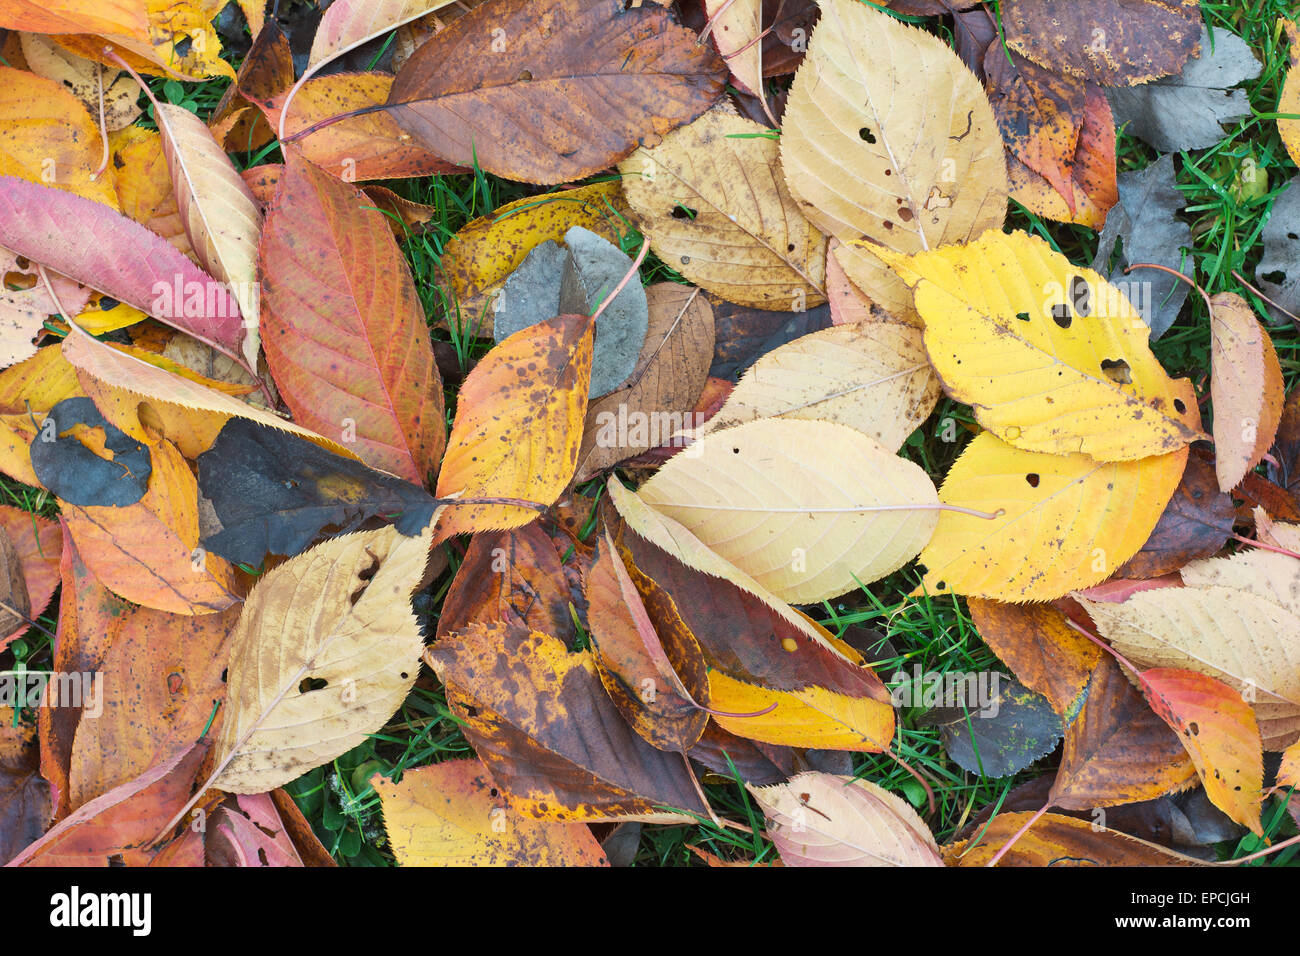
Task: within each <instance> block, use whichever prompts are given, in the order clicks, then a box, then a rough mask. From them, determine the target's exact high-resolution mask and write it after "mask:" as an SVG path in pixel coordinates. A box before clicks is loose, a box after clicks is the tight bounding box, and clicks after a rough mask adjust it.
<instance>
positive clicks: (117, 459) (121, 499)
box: [31, 397, 150, 508]
mask: <svg viewBox="0 0 1300 956" xmlns="http://www.w3.org/2000/svg"><path fill="white" fill-rule="evenodd" d="M31 463H32V471H33V472H34V473H35V475H36V477H37V479H39V481H40V483H41V484H42V485H43V486H45V488H46V489H48V490H49V491H50V493H51V494H54V495H56V496H58V497H59V498H60V499H61V500H63V501H64V502H67V503H68V504H71V505H103V506H106V507H114V508H122V507H125V506H127V505H132V504H135V503H136V502H137V501H139V500H140V499H141V498H142V497H143V496H144V494H145V491H146V490H147V489H148V487H149V475H150V455H149V449H147V448H146V447H145V446H144V445H142V444H141V443H140V442H138V441H135V440H133V439H132V438H131V437H130V436H129V435H127V434H125V433H124V432H122V431H120V430H119V429H117V428H115V427H114V426H112V425H110V424H109V423H108V422H107V421H105V420H104V416H103V415H101V414H100V413H99V409H97V408H96V407H95V403H94V402H92V401H91V400H90V399H88V398H82V397H75V398H65V399H63V401H61V402H59V403H58V404H56V405H54V406H53V407H52V408H51V409H50V410H49V412H48V413H47V414H46V416H45V419H44V421H42V422H41V428H40V433H39V434H38V435H37V436H36V437H35V438H33V439H32V445H31Z"/></svg>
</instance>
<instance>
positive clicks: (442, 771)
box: [372, 760, 607, 866]
mask: <svg viewBox="0 0 1300 956" xmlns="http://www.w3.org/2000/svg"><path fill="white" fill-rule="evenodd" d="M372 783H373V785H374V787H375V792H376V793H378V794H379V799H380V800H381V801H382V804H383V809H384V829H385V830H386V831H387V833H388V842H389V844H390V845H391V846H392V848H393V854H394V855H395V856H396V857H397V862H398V863H399V864H401V865H402V866H604V865H607V862H606V860H605V855H604V853H603V852H602V851H601V849H600V844H598V843H597V842H596V839H595V837H593V836H592V835H591V829H590V828H589V827H588V826H587V825H586V824H585V823H556V822H552V821H549V820H534V819H531V818H530V817H527V816H524V815H522V814H520V813H518V812H516V811H514V810H512V809H511V808H510V807H509V806H508V805H507V803H506V801H505V798H504V797H502V796H501V794H500V791H498V790H497V788H496V787H495V786H494V785H493V784H492V781H491V779H490V778H489V777H488V775H487V773H486V771H485V769H484V767H483V764H481V763H480V762H479V761H477V760H445V761H443V762H442V763H438V764H434V765H433V766H431V767H418V768H416V769H414V770H408V771H406V773H404V774H403V775H402V779H401V781H400V782H398V783H394V782H392V781H391V780H387V779H385V778H384V777H380V776H378V775H376V776H375V777H374V778H372Z"/></svg>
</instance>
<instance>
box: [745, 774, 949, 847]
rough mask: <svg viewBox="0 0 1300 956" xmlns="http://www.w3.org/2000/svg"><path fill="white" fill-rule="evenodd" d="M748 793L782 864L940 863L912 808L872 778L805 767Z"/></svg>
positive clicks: (932, 840) (925, 829) (752, 788)
mask: <svg viewBox="0 0 1300 956" xmlns="http://www.w3.org/2000/svg"><path fill="white" fill-rule="evenodd" d="M749 792H750V793H751V794H753V796H754V799H755V800H757V801H758V804H759V806H761V807H762V808H763V814H764V816H766V817H767V836H768V839H769V840H771V841H772V843H773V844H774V845H775V846H776V849H777V852H778V853H780V854H781V860H782V861H783V862H784V863H785V865H786V866H943V860H942V859H941V858H940V856H939V848H938V847H937V846H936V845H935V842H934V836H933V835H931V833H930V830H929V828H928V827H927V826H926V825H925V823H924V822H922V820H921V818H920V817H919V816H917V815H916V811H915V810H913V809H912V808H911V807H909V806H908V805H907V804H906V803H904V802H903V801H902V800H900V799H899V798H898V797H896V796H894V795H893V794H892V793H890V792H888V791H887V790H883V789H882V788H880V787H878V786H876V785H875V784H874V783H871V782H870V781H867V780H854V779H853V778H852V777H840V776H836V775H834V774H828V773H817V772H809V773H801V774H798V775H797V776H794V777H791V778H790V780H789V781H788V782H787V783H781V784H775V785H773V786H770V787H752V786H751V787H750V788H749Z"/></svg>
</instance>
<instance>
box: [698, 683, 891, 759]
mask: <svg viewBox="0 0 1300 956" xmlns="http://www.w3.org/2000/svg"><path fill="white" fill-rule="evenodd" d="M709 698H710V701H711V704H710V709H711V710H712V711H713V712H714V716H713V719H714V721H715V722H716V723H717V725H718V726H719V727H721V728H722V729H723V730H727V731H730V732H731V733H733V734H735V735H736V736H737V737H747V738H749V739H750V740H760V741H763V742H764V743H769V744H781V745H783V746H786V747H810V748H814V749H817V750H856V751H867V752H873V753H875V752H879V751H882V750H888V749H889V745H890V743H891V742H892V741H893V739H894V708H893V707H892V706H890V705H889V704H888V703H885V702H884V701H879V700H876V699H875V698H873V697H852V696H850V695H848V694H841V693H838V692H836V691H833V690H828V689H827V688H825V687H817V686H815V685H810V686H808V687H804V688H801V689H799V690H774V689H772V688H770V687H761V686H759V685H757V684H751V683H749V682H748V681H741V680H737V679H735V678H734V677H730V676H728V675H727V674H724V673H723V672H722V671H720V670H716V669H715V670H711V671H709ZM773 705H775V707H773ZM769 707H772V709H771V710H768V708H769ZM763 711H767V713H763ZM720 714H729V715H741V716H719V715H720ZM752 714H757V715H758V716H749V715H752Z"/></svg>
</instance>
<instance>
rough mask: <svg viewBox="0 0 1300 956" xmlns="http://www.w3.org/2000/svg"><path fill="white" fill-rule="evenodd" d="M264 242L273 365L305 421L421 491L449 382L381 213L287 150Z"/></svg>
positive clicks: (440, 438) (266, 329) (436, 451)
mask: <svg viewBox="0 0 1300 956" xmlns="http://www.w3.org/2000/svg"><path fill="white" fill-rule="evenodd" d="M286 158H287V161H288V162H287V166H286V170H285V175H284V177H283V178H282V179H281V181H280V188H279V190H278V191H277V193H276V199H275V202H274V204H273V205H272V207H271V210H270V212H269V213H268V214H267V217H266V229H265V230H264V232H263V235H262V247H261V274H262V282H263V285H264V292H263V300H262V305H263V309H264V312H263V322H262V331H263V340H264V347H265V349H266V360H267V364H268V365H269V366H270V368H271V374H272V375H273V376H274V377H275V380H276V384H277V385H278V386H279V389H280V394H281V395H282V396H283V397H284V400H285V403H286V404H287V405H288V406H289V408H290V409H292V411H293V413H294V417H295V418H296V419H297V421H298V422H299V423H300V424H302V425H305V426H306V427H308V428H311V429H313V430H314V431H319V432H322V433H324V434H330V435H338V436H339V438H340V440H342V441H343V443H344V444H349V445H351V444H355V445H356V448H355V451H356V453H357V454H358V455H360V456H361V458H362V459H363V460H365V461H366V463H367V464H369V465H371V466H373V467H376V468H382V469H383V470H385V471H389V472H391V473H393V474H395V475H397V476H398V477H401V478H406V479H408V480H411V481H414V482H415V483H416V484H423V483H424V482H425V481H426V480H427V478H428V475H429V473H430V472H432V471H433V470H434V469H435V468H436V467H437V464H438V460H439V459H440V458H441V457H442V450H443V446H444V444H445V441H446V432H445V427H446V426H445V424H444V421H443V414H444V413H443V406H442V380H441V378H440V376H439V374H438V367H437V364H436V363H435V361H434V358H433V347H432V345H430V343H429V332H428V329H427V328H426V326H425V323H424V312H423V310H422V309H421V307H420V300H419V297H418V295H417V293H416V290H415V282H414V280H413V279H412V278H411V272H410V267H409V266H408V265H407V264H406V261H405V260H404V258H403V257H402V252H401V250H400V249H399V248H398V247H397V243H396V242H394V241H393V236H392V233H391V232H390V231H389V229H388V226H387V225H386V224H385V222H384V216H383V214H382V213H379V212H376V211H375V210H374V209H367V208H365V207H366V206H367V205H368V203H367V201H366V199H365V197H364V196H363V195H362V194H361V193H360V192H359V191H358V190H357V189H356V188H354V187H353V186H350V185H348V184H347V183H344V182H340V181H339V180H337V179H335V178H334V177H332V176H329V175H328V174H326V173H324V172H322V171H321V170H320V169H318V168H317V167H316V166H314V165H312V164H311V163H310V162H308V161H306V160H305V159H303V158H302V156H301V155H299V154H297V153H296V152H295V151H293V150H289V153H288V156H287V157H286Z"/></svg>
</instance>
